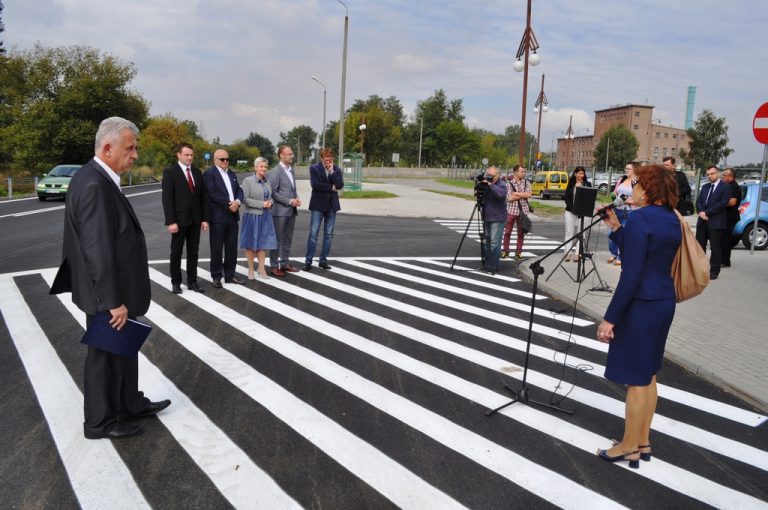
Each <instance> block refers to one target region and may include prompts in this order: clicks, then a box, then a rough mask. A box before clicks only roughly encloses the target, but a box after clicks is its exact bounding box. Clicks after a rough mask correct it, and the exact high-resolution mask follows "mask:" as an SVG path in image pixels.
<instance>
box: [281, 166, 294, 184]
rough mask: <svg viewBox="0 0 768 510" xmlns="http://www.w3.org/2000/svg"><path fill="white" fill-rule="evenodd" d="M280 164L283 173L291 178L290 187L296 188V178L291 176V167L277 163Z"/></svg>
mask: <svg viewBox="0 0 768 510" xmlns="http://www.w3.org/2000/svg"><path fill="white" fill-rule="evenodd" d="M278 165H280V168H282V169H283V172H285V175H287V176H288V178H289V179H290V180H291V188H293V189H296V180H295V179H294V178H293V168H291V167H289V166H285V165H283V164H282V163H278Z"/></svg>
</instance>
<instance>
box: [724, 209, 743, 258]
mask: <svg viewBox="0 0 768 510" xmlns="http://www.w3.org/2000/svg"><path fill="white" fill-rule="evenodd" d="M738 222H739V219H738V218H736V219H735V220H733V219H729V220H728V226H727V227H726V228H725V232H724V235H723V246H722V252H723V256H722V260H721V262H722V263H723V264H725V265H726V266H730V265H731V248H733V227H735V226H736V224H737V223H738Z"/></svg>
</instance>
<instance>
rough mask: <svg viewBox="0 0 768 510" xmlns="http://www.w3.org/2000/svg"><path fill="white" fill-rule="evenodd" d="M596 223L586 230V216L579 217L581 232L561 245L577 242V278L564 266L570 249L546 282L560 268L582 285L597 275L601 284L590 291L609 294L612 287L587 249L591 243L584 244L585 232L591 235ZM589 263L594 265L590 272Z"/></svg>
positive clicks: (547, 279)
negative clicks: (593, 274) (589, 277)
mask: <svg viewBox="0 0 768 510" xmlns="http://www.w3.org/2000/svg"><path fill="white" fill-rule="evenodd" d="M599 221H600V219H598V220H597V222H599ZM597 222H595V223H597ZM595 223H593V224H592V225H590V226H589V227H587V228H586V229H585V228H584V216H579V232H578V233H577V234H576V235H575V236H573V237H572V238H571V239H569V240H568V241H566V242H565V243H564V244H562V245H561V246H565V245H568V243H569V242H572V241H573V240H574V239H575V240H576V241H577V246H578V249H577V250H578V251H577V255H576V256H577V257H578V259H577V263H576V275H575V277H574V276H573V275H571V273H570V272H569V271H568V269H566V267H565V266H563V262H565V258H566V257H567V256H568V255H569V254H570V253H571V250H570V249H569V250H568V251H567V252H565V253H563V257H562V258H561V259H560V262H558V263H557V265H556V266H555V268H554V269H553V270H552V272H551V273H550V274H549V276H547V278H546V280H545V281H547V282H548V281H549V279H550V278H552V275H553V274H555V271H557V269H558V268H562V270H563V271H564V272H565V274H567V275H568V278H570V279H571V281H573V282H574V283H581V282H583V281H584V280H586V279H587V277H588V276H589V275H591V274H592V273H595V275H597V281H598V282H600V285H599V286H596V287H592V288H591V289H590V290H593V291H595V290H599V291H608V292H610V291H611V290H612V289H611V287H610V286H609V285H608V284H607V283H606V282H605V280H603V278H602V277H601V276H600V271H598V270H597V265H596V264H595V259H594V256H593V253H592V252H588V251H586V249H585V246H587V247H588V246H589V241H587V243H586V244H585V243H584V232H585V230H590V234H591V233H592V232H591V229H592V226H594V225H595ZM571 246H572V244H571ZM542 260H543V259H542ZM587 261H589V263H590V264H592V269H590V270H589V271H587Z"/></svg>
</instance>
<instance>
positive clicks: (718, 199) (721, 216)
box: [696, 181, 731, 228]
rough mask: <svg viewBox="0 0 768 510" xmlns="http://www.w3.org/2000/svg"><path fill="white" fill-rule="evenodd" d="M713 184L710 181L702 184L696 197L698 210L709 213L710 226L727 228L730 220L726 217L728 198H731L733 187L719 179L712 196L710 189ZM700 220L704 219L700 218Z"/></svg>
mask: <svg viewBox="0 0 768 510" xmlns="http://www.w3.org/2000/svg"><path fill="white" fill-rule="evenodd" d="M713 185H714V184H713V183H711V182H708V183H706V184H705V185H704V186H702V188H701V192H700V193H699V196H698V197H696V210H697V211H699V212H701V211H704V212H705V213H707V218H709V219H708V220H707V221H708V222H709V228H726V227H727V226H728V221H727V219H726V217H725V208H726V207H727V206H728V199H730V198H731V187H730V186H728V183H727V182H725V181H718V182H717V187H716V188H715V190H714V191H713V192H712V196H711V197H710V196H709V190H710V189H711V188H712V186H713ZM707 197H709V200H707ZM699 221H704V220H702V219H701V218H699Z"/></svg>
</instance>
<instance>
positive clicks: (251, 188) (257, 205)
mask: <svg viewBox="0 0 768 510" xmlns="http://www.w3.org/2000/svg"><path fill="white" fill-rule="evenodd" d="M265 188H266V190H267V197H268V198H266V199H265V198H264V189H265ZM271 197H272V186H270V185H269V181H259V178H258V177H256V175H255V174H254V175H250V176H248V177H246V178H245V180H243V212H245V213H250V214H256V215H261V214H263V213H264V200H269V198H271Z"/></svg>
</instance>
